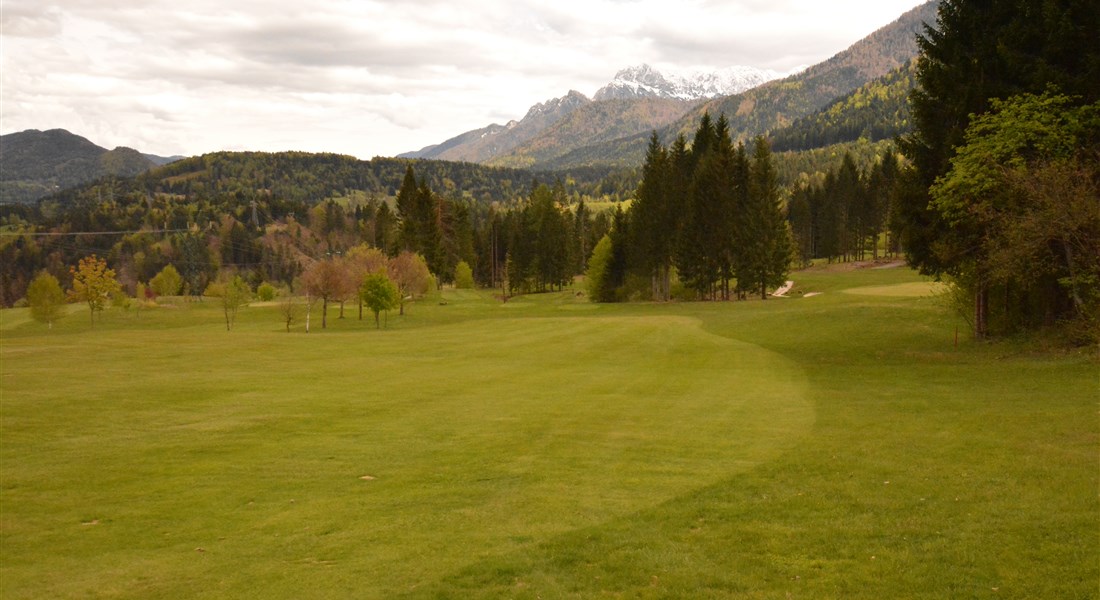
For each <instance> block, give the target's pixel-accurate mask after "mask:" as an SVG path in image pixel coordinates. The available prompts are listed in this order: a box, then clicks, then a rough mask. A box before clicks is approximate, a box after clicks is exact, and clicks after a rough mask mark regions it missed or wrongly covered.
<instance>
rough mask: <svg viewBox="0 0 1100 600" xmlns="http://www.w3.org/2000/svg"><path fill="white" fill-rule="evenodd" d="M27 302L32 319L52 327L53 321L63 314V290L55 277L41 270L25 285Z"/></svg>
mask: <svg viewBox="0 0 1100 600" xmlns="http://www.w3.org/2000/svg"><path fill="white" fill-rule="evenodd" d="M27 303H28V304H29V305H30V307H31V316H32V317H34V320H36V321H38V322H39V323H45V324H46V325H47V327H49V328H50V329H53V322H54V321H56V320H57V319H60V318H61V316H62V315H63V314H64V306H65V292H63V291H62V290H61V284H60V283H58V281H57V278H56V277H54V276H53V275H50V274H49V273H47V272H46V271H42V272H41V273H39V274H38V275H37V276H36V277H35V278H34V279H33V280H31V283H30V285H29V286H27Z"/></svg>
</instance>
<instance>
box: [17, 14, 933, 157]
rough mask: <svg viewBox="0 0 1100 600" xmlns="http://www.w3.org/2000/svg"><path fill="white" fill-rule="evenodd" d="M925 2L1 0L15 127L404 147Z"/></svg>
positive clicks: (162, 149)
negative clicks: (644, 74)
mask: <svg viewBox="0 0 1100 600" xmlns="http://www.w3.org/2000/svg"><path fill="white" fill-rule="evenodd" d="M921 3H922V2H921V0H859V1H855V0H834V1H833V2H821V1H820V0H728V1H724V2H722V1H707V0H695V1H693V0H687V1H678V2H671V1H668V0H548V1H543V0H470V1H467V0H423V1H418V0H405V1H398V0H298V1H296V2H271V1H268V0H231V1H226V0H61V1H51V0H0V133H5V134H6V133H13V132H17V131H23V130H25V129H41V130H46V129H54V128H62V129H67V130H69V131H71V132H73V133H76V134H78V135H82V136H84V137H86V138H88V139H89V140H91V141H92V142H94V143H96V144H98V145H100V146H103V147H106V148H114V147H116V146H129V147H131V148H135V149H138V150H140V151H142V152H147V153H152V154H159V155H162V156H171V155H177V154H179V155H188V156H190V155H198V154H203V153H206V152H214V151H218V150H262V151H282V150H302V151H309V152H338V153H341V154H350V155H352V156H357V157H359V158H363V159H368V158H371V157H374V156H394V155H396V154H399V153H401V152H406V151H410V150H418V149H420V148H422V147H424V146H427V145H429V144H436V143H439V142H442V141H444V140H446V139H448V138H450V137H453V136H455V135H458V134H460V133H463V132H465V131H469V130H472V129H478V128H481V127H484V126H486V125H488V124H490V123H501V124H503V123H506V122H507V121H509V120H511V119H517V120H518V119H520V118H522V117H523V115H524V114H526V112H527V109H528V108H529V107H531V106H532V105H534V104H537V103H539V102H543V101H546V100H548V99H551V98H556V97H560V96H564V95H565V94H566V93H567V92H568V91H569V90H577V91H579V92H581V93H583V94H585V95H586V96H589V97H591V96H592V95H593V94H594V93H595V91H596V90H597V89H599V88H600V87H602V86H603V85H605V84H606V83H608V82H610V81H611V80H612V78H613V77H614V75H615V73H616V72H617V71H619V70H620V69H623V68H625V67H629V66H633V65H638V64H641V63H648V64H650V65H653V66H654V67H656V68H658V69H661V70H680V71H682V70H713V69H719V68H723V67H729V66H734V65H746V66H753V67H759V68H766V69H774V70H778V71H783V72H786V71H789V70H792V69H794V68H796V67H799V66H807V65H812V64H815V63H818V62H821V61H823V60H826V59H828V58H829V57H831V56H833V55H834V54H836V53H837V52H840V51H842V50H844V49H845V48H847V47H848V46H850V45H851V44H852V43H854V42H856V41H857V40H859V39H861V38H863V37H865V36H866V35H868V34H870V33H871V32H873V31H875V30H876V29H878V28H880V27H882V26H884V25H886V24H888V23H890V22H892V21H894V20H895V19H897V18H898V17H899V16H900V15H901V14H902V13H904V12H905V11H907V10H909V9H911V8H913V7H915V6H917V5H918V4H921Z"/></svg>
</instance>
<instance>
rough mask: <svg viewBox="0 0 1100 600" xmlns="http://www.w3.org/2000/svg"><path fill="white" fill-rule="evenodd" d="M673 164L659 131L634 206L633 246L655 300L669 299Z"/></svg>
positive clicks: (647, 158) (653, 136)
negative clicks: (670, 183)
mask: <svg viewBox="0 0 1100 600" xmlns="http://www.w3.org/2000/svg"><path fill="white" fill-rule="evenodd" d="M670 171H671V168H670V165H669V160H668V153H667V151H666V150H665V148H664V146H662V145H661V142H660V139H659V138H658V137H657V132H656V131H654V132H653V134H652V135H651V136H650V139H649V148H648V149H647V151H646V159H645V164H644V165H643V166H642V182H641V184H640V185H639V186H638V191H637V193H636V194H635V196H634V204H633V205H632V206H631V213H632V217H633V218H632V222H633V225H634V230H633V234H634V235H633V239H632V248H633V254H634V255H635V256H636V257H638V263H639V264H638V266H639V268H640V269H641V271H642V272H643V273H644V274H645V276H647V277H649V278H650V282H651V296H652V298H653V299H654V300H658V301H667V300H668V281H669V271H670V267H671V260H672V241H673V240H674V239H675V237H674V235H670V234H673V233H674V231H669V229H670V227H669V217H670V213H671V212H672V211H671V207H670V204H671V202H670V197H669V189H668V187H669V179H670V177H669V175H670Z"/></svg>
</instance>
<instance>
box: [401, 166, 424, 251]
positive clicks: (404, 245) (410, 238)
mask: <svg viewBox="0 0 1100 600" xmlns="http://www.w3.org/2000/svg"><path fill="white" fill-rule="evenodd" d="M419 203H420V186H419V185H417V182H416V174H415V173H413V168H412V165H409V166H408V167H407V168H406V169H405V178H404V179H403V180H402V181H401V188H400V189H398V190H397V203H396V204H397V216H398V218H399V219H400V222H401V224H400V227H399V230H398V246H399V247H400V249H402V250H409V251H415V250H416V249H417V248H418V246H419V241H420V230H419V228H418V226H419V225H420V219H419V211H418V207H419V206H418V205H419Z"/></svg>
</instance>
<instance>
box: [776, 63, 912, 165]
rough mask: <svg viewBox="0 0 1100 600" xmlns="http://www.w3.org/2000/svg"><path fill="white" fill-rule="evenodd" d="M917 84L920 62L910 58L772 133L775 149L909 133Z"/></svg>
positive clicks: (879, 138)
mask: <svg viewBox="0 0 1100 600" xmlns="http://www.w3.org/2000/svg"><path fill="white" fill-rule="evenodd" d="M915 85H916V61H910V62H908V63H906V64H905V65H903V66H902V67H901V68H898V69H895V70H893V71H891V72H889V73H887V74H886V75H884V76H882V77H879V78H877V79H875V80H874V81H871V82H869V83H867V84H865V85H863V86H860V87H859V88H857V89H856V90H853V91H852V92H850V93H848V94H845V95H844V96H841V97H840V98H837V99H836V100H833V101H832V102H830V103H829V104H828V106H826V107H824V108H822V109H821V110H819V111H817V112H814V113H813V114H810V115H807V116H805V117H800V118H799V119H797V120H795V121H794V122H793V123H791V124H790V125H788V126H787V127H783V128H780V129H778V130H776V131H773V132H771V133H769V134H768V138H769V140H770V141H771V145H772V150H773V151H775V152H785V151H788V150H792V151H797V150H809V149H812V148H821V147H823V146H829V145H831V144H838V143H843V142H853V141H855V140H858V139H860V138H864V139H867V140H869V141H872V142H877V141H879V140H886V139H892V138H894V137H895V136H898V135H901V134H903V133H906V132H908V131H909V129H910V124H909V92H911V91H912V90H913V87H914V86H915Z"/></svg>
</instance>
